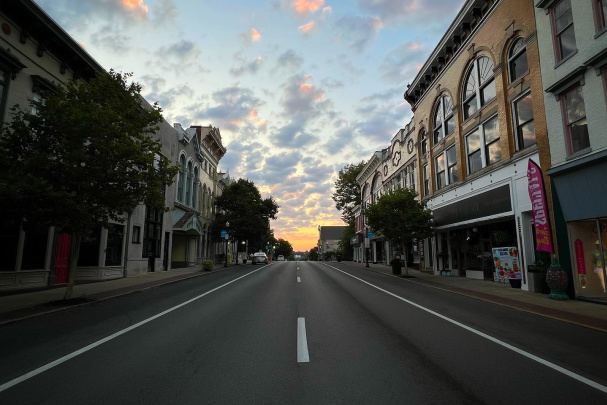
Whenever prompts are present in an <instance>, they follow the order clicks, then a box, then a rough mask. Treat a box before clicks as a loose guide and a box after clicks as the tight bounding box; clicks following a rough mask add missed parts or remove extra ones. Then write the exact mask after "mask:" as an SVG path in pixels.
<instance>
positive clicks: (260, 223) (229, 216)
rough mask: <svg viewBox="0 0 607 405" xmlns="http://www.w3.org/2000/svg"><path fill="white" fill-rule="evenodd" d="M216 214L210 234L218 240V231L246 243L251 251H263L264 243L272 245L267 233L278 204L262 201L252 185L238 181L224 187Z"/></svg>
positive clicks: (272, 201) (266, 199)
mask: <svg viewBox="0 0 607 405" xmlns="http://www.w3.org/2000/svg"><path fill="white" fill-rule="evenodd" d="M216 205H217V208H218V211H219V214H218V215H217V217H216V219H215V222H214V224H213V228H212V229H213V234H214V236H215V237H219V236H220V232H221V230H224V229H226V227H225V224H226V222H229V223H230V226H229V228H228V229H227V231H228V233H229V235H230V237H231V238H234V239H237V240H241V241H242V240H248V241H249V247H250V248H252V249H257V248H260V249H263V250H265V242H271V243H270V244H269V246H273V245H274V244H275V242H276V240H275V239H274V235H273V232H272V230H271V229H270V219H276V214H277V213H278V208H279V207H278V204H276V202H275V201H274V199H273V198H272V197H268V198H265V199H264V198H262V197H261V194H260V193H259V190H258V189H257V187H256V186H255V184H254V183H253V182H252V181H249V180H245V179H238V180H237V181H235V182H232V183H231V184H230V185H228V186H227V187H226V188H225V189H224V190H223V192H222V194H221V195H220V196H219V197H217V200H216Z"/></svg>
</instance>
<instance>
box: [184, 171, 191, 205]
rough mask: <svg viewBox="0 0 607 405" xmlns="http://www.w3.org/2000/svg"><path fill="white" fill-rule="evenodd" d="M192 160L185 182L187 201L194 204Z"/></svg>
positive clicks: (188, 203)
mask: <svg viewBox="0 0 607 405" xmlns="http://www.w3.org/2000/svg"><path fill="white" fill-rule="evenodd" d="M191 198H192V162H188V172H187V177H186V183H185V203H186V204H187V205H192V200H191Z"/></svg>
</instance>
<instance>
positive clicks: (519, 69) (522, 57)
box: [508, 38, 529, 82]
mask: <svg viewBox="0 0 607 405" xmlns="http://www.w3.org/2000/svg"><path fill="white" fill-rule="evenodd" d="M508 70H509V71H510V82H513V81H515V80H516V79H518V78H520V77H522V76H524V75H525V74H526V73H527V71H528V70H529V66H528V64H527V48H526V47H525V40H524V39H523V38H517V39H516V41H514V43H513V44H512V46H511V47H510V52H509V53H508Z"/></svg>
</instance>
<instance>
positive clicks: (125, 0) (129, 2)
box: [122, 0, 148, 18]
mask: <svg viewBox="0 0 607 405" xmlns="http://www.w3.org/2000/svg"><path fill="white" fill-rule="evenodd" d="M122 6H123V7H124V9H125V10H127V11H129V12H131V13H133V16H135V18H147V15H148V6H146V5H145V4H144V3H143V0H122Z"/></svg>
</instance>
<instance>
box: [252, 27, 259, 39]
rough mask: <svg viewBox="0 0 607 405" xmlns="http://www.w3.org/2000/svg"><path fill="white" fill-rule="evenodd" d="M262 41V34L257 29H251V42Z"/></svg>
mask: <svg viewBox="0 0 607 405" xmlns="http://www.w3.org/2000/svg"><path fill="white" fill-rule="evenodd" d="M260 39H261V34H260V33H259V31H257V30H256V29H255V28H251V41H253V42H256V41H259V40H260Z"/></svg>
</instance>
